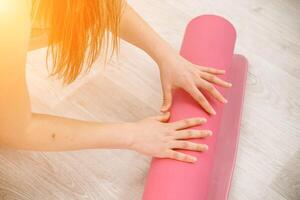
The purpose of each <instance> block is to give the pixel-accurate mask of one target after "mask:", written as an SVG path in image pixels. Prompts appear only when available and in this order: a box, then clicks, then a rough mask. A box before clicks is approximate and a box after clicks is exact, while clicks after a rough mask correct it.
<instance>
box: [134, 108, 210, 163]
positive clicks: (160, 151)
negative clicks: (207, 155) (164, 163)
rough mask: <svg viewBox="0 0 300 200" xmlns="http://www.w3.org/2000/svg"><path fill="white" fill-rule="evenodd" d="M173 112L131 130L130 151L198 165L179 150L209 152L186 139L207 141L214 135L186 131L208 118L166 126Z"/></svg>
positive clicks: (143, 121) (201, 145) (193, 159)
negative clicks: (207, 138)
mask: <svg viewBox="0 0 300 200" xmlns="http://www.w3.org/2000/svg"><path fill="white" fill-rule="evenodd" d="M169 118H170V112H165V113H164V114H161V115H158V116H154V117H149V118H146V119H143V120H140V121H137V122H134V123H131V126H130V128H129V131H130V134H131V137H132V138H131V143H130V147H129V149H131V150H134V151H137V152H139V153H142V154H145V155H148V156H154V157H158V158H171V159H175V160H179V161H184V162H196V160H197V159H196V157H194V156H191V155H188V154H184V153H181V152H178V151H175V150H176V149H185V150H192V151H206V150H207V149H208V146H207V145H206V144H198V143H194V142H190V141H186V140H185V139H191V138H204V137H208V136H210V135H211V134H212V132H211V131H210V130H195V129H194V130H193V129H187V128H191V127H193V126H197V125H201V124H204V123H205V122H206V119H205V118H188V119H184V120H178V121H176V122H169V123H167V121H168V119H169Z"/></svg>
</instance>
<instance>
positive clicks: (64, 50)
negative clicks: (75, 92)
mask: <svg viewBox="0 0 300 200" xmlns="http://www.w3.org/2000/svg"><path fill="white" fill-rule="evenodd" d="M122 7H123V1H122V0H33V6H32V8H33V10H32V20H38V21H39V22H41V23H42V24H44V25H45V26H46V28H47V29H48V31H49V32H48V34H49V35H48V38H49V40H48V50H47V66H48V60H49V56H50V55H51V58H52V62H53V68H52V71H51V73H50V75H52V76H53V75H56V76H57V77H58V78H61V79H63V82H64V83H65V84H69V83H71V82H73V81H74V80H75V79H76V78H77V77H78V75H79V74H80V73H81V72H82V70H83V69H84V68H85V66H86V69H85V70H86V72H87V71H89V70H90V69H91V66H92V64H93V63H94V62H95V60H96V59H97V57H98V56H99V54H100V53H101V52H102V51H104V55H105V62H106V59H107V54H108V47H109V45H110V44H111V46H112V50H111V56H112V55H113V53H114V52H117V53H118V50H119V32H120V30H119V24H120V18H121V12H122ZM109 32H110V33H111V34H110V33H109Z"/></svg>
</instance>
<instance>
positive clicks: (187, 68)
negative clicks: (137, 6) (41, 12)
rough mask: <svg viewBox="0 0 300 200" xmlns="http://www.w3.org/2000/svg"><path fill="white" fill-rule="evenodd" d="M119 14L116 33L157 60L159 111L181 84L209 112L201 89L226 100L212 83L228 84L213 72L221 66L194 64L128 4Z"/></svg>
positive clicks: (164, 106) (216, 71)
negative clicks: (159, 95)
mask: <svg viewBox="0 0 300 200" xmlns="http://www.w3.org/2000/svg"><path fill="white" fill-rule="evenodd" d="M125 5H126V6H125V9H124V13H123V16H122V18H121V31H120V32H121V33H120V37H121V38H122V39H124V40H126V41H128V42H129V43H131V44H133V45H135V46H137V47H139V48H141V49H143V50H144V51H145V52H146V53H147V54H148V55H149V56H151V57H152V58H153V59H154V61H155V62H156V63H157V64H158V66H159V70H160V76H161V82H162V89H163V95H164V98H163V99H164V102H163V105H162V108H161V111H167V110H169V109H170V107H171V104H172V89H174V88H182V89H184V90H185V91H186V92H187V93H189V94H190V95H191V96H192V97H193V98H194V99H195V100H196V101H197V102H198V103H199V105H200V106H201V107H202V108H203V109H204V110H206V111H207V112H208V113H210V114H216V113H215V111H214V109H213V107H212V106H211V105H210V104H209V102H208V101H207V99H206V97H205V96H204V95H203V93H202V90H207V91H208V93H210V94H211V95H212V97H214V98H216V99H217V100H218V101H220V102H222V103H226V102H227V100H226V99H225V98H224V97H223V96H222V95H221V94H220V92H219V91H218V90H217V89H216V88H215V86H214V85H219V86H221V87H230V86H231V84H230V83H228V82H225V81H223V80H222V79H220V78H219V77H217V75H219V74H224V73H225V72H224V71H223V70H217V69H214V68H211V67H205V66H197V65H194V64H193V63H190V62H189V61H187V60H186V59H184V58H183V57H181V56H180V55H179V54H178V52H176V51H175V50H174V49H173V48H172V47H171V46H170V45H169V44H168V43H167V42H166V41H165V40H164V39H163V38H161V37H160V36H159V35H158V34H157V33H156V32H155V31H154V30H153V29H152V28H151V27H150V26H149V25H148V24H147V23H146V22H145V21H144V20H143V19H142V18H141V17H140V16H139V15H138V14H137V13H136V12H135V11H134V10H133V9H132V8H131V7H130V6H129V5H128V4H125Z"/></svg>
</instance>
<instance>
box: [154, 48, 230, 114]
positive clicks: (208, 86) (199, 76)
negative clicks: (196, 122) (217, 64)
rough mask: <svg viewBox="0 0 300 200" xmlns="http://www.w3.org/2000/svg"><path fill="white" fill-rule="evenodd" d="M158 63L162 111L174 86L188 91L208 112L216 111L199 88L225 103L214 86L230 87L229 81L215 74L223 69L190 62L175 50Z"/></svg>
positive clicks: (168, 101) (169, 100)
mask: <svg viewBox="0 0 300 200" xmlns="http://www.w3.org/2000/svg"><path fill="white" fill-rule="evenodd" d="M158 65H159V69H160V77H161V82H162V90H163V96H164V97H163V105H162V108H161V111H162V112H165V111H168V110H169V108H170V107H171V104H172V90H173V89H175V88H182V89H183V90H185V91H186V92H188V93H189V94H190V95H191V96H192V97H193V98H194V99H195V100H196V101H197V102H198V103H199V104H200V106H201V107H202V108H203V109H204V110H205V111H207V112H208V113H210V114H216V112H215V110H214V109H213V107H212V106H211V105H210V103H209V102H208V101H207V99H206V98H205V96H204V94H203V93H202V92H201V90H205V91H207V92H208V93H209V94H210V95H211V96H212V97H214V98H216V99H217V100H218V101H220V102H222V103H227V100H226V99H225V98H224V97H223V96H222V94H221V93H220V92H219V91H218V90H217V89H216V88H215V85H219V86H221V87H226V88H228V87H231V83H228V82H226V81H224V80H222V79H220V78H219V77H218V76H217V75H220V74H224V73H225V71H224V70H218V69H214V68H210V67H204V66H198V65H195V64H192V63H191V62H189V61H188V60H186V59H185V58H183V57H181V56H180V55H179V54H178V53H175V52H172V53H170V54H169V55H167V56H164V59H163V60H162V61H161V62H159V63H158ZM199 89H201V90H199Z"/></svg>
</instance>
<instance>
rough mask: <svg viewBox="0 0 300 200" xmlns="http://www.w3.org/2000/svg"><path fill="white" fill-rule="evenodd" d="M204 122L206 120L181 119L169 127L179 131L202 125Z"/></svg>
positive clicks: (198, 118)
mask: <svg viewBox="0 0 300 200" xmlns="http://www.w3.org/2000/svg"><path fill="white" fill-rule="evenodd" d="M206 121H207V120H206V119H205V118H203V117H197V118H188V119H183V120H178V121H176V122H172V123H171V126H172V127H173V128H174V129H175V130H181V129H186V128H189V127H193V126H197V125H201V124H204V123H205V122H206Z"/></svg>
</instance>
